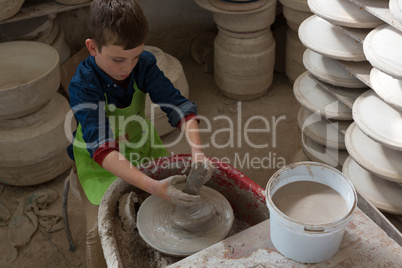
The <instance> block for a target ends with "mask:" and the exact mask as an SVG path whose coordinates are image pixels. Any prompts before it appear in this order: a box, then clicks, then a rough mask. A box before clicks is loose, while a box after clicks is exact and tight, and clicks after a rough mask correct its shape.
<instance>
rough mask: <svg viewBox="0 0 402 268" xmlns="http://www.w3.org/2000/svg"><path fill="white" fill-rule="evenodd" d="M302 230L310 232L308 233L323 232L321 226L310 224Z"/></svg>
mask: <svg viewBox="0 0 402 268" xmlns="http://www.w3.org/2000/svg"><path fill="white" fill-rule="evenodd" d="M304 231H306V232H310V233H323V232H324V228H323V227H317V228H314V227H311V226H304Z"/></svg>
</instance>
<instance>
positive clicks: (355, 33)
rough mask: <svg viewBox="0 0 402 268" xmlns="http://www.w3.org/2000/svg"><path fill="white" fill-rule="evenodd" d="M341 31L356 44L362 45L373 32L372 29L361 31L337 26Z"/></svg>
mask: <svg viewBox="0 0 402 268" xmlns="http://www.w3.org/2000/svg"><path fill="white" fill-rule="evenodd" d="M337 27H339V28H341V29H342V31H343V32H344V33H345V34H347V35H348V36H350V37H352V38H353V39H354V40H356V41H357V42H359V43H361V44H363V41H364V38H366V36H367V35H368V34H369V33H370V32H371V31H372V30H373V29H362V28H350V27H345V26H339V25H338V26H337Z"/></svg>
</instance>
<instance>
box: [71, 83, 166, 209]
mask: <svg viewBox="0 0 402 268" xmlns="http://www.w3.org/2000/svg"><path fill="white" fill-rule="evenodd" d="M134 90H135V91H134V94H133V99H132V101H131V105H130V106H128V107H126V108H123V109H118V108H116V106H114V105H113V104H110V105H109V104H107V98H106V106H105V110H106V116H107V117H108V119H109V123H110V127H111V129H112V131H113V137H114V139H115V140H116V141H118V142H119V149H120V152H121V153H122V154H123V155H124V156H125V157H126V158H127V159H128V160H129V161H130V162H131V163H132V164H133V165H134V166H137V165H139V164H142V163H143V162H147V161H149V160H152V159H156V158H159V157H163V156H168V155H169V153H168V151H167V150H166V149H165V147H164V146H163V144H162V141H161V139H160V137H159V135H158V133H157V132H156V130H155V128H154V126H153V125H152V123H151V122H150V121H149V120H148V119H146V118H145V97H146V93H144V92H142V91H141V90H139V89H138V87H137V84H136V83H135V82H134ZM105 96H106V95H105ZM152 139H153V141H152ZM83 144H85V141H84V140H83V138H82V129H81V124H79V125H78V128H77V132H76V135H75V140H74V147H73V148H74V149H73V150H74V158H75V164H76V166H77V173H78V178H79V180H80V182H81V185H82V188H83V189H84V192H85V194H86V196H87V197H88V200H89V201H90V202H91V203H92V204H94V205H99V203H100V200H101V199H102V196H103V195H104V194H105V192H106V190H107V188H108V187H109V186H110V185H111V184H112V182H114V181H115V180H116V178H117V177H116V176H115V175H113V174H112V173H110V172H109V171H107V170H106V169H104V168H102V167H101V166H100V165H99V164H98V163H96V162H95V161H94V160H93V159H92V158H91V156H90V154H89V152H88V150H87V149H86V146H82V145H83ZM85 145H86V144H85Z"/></svg>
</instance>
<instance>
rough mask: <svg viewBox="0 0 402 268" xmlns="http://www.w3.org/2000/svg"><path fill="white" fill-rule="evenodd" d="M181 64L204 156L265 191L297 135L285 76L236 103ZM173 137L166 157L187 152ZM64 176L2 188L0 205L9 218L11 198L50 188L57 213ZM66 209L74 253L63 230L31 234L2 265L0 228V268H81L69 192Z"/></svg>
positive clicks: (79, 215) (198, 70)
mask: <svg viewBox="0 0 402 268" xmlns="http://www.w3.org/2000/svg"><path fill="white" fill-rule="evenodd" d="M182 64H183V68H184V71H185V74H186V77H187V81H188V83H189V86H190V99H191V100H192V101H194V102H196V103H197V104H198V108H199V115H200V117H201V118H203V120H202V123H201V128H202V129H207V126H208V124H207V122H210V124H211V129H210V130H208V131H205V132H203V133H202V134H201V136H202V140H203V144H205V145H208V147H206V148H205V153H206V154H207V155H208V156H211V157H216V158H218V159H220V160H222V161H225V162H227V163H229V164H231V165H232V166H234V167H235V168H236V169H238V170H239V171H241V172H243V173H244V174H245V175H246V176H248V177H249V178H251V179H252V180H254V181H255V182H257V183H258V184H259V185H260V186H262V187H263V188H265V185H266V183H267V181H268V179H269V178H270V176H271V175H272V174H273V173H274V172H275V171H276V170H278V169H279V168H280V167H282V166H284V165H286V164H289V163H291V161H292V158H293V156H294V155H295V153H296V151H297V150H298V148H299V147H300V131H299V130H298V128H297V123H296V114H297V111H298V109H299V107H300V106H299V104H298V103H297V101H296V99H295V98H294V95H293V90H292V85H291V84H290V82H289V81H288V79H287V77H286V76H285V75H284V74H280V73H275V76H274V81H273V84H272V86H271V87H270V88H269V90H268V92H267V94H266V95H264V96H263V97H261V98H259V99H257V100H254V101H249V102H237V101H234V100H231V99H228V98H226V97H225V96H223V95H222V94H220V93H219V90H218V88H217V86H216V85H215V83H214V80H213V76H212V75H211V74H208V73H205V72H204V71H203V68H202V67H201V66H199V65H198V64H196V63H195V62H194V61H193V59H191V58H188V59H185V60H182ZM218 116H220V117H218ZM248 120H250V121H249V126H248V128H247V129H248V130H251V129H258V130H259V131H260V132H258V133H253V132H251V131H249V132H246V135H245V134H244V133H245V132H244V130H245V125H246V123H247V121H248ZM229 121H232V122H233V125H230V123H229ZM218 130H221V131H218ZM232 134H233V136H232ZM178 137H180V133H179V131H177V130H175V131H173V132H171V133H169V134H168V135H166V136H164V137H163V138H162V139H163V141H164V143H165V144H168V143H175V145H173V146H168V150H169V151H170V152H171V153H173V154H181V153H185V154H187V153H190V151H189V147H188V146H187V144H186V142H185V140H184V138H181V139H180V138H178ZM255 145H259V147H261V148H256V146H255ZM67 174H68V173H66V174H63V175H62V176H60V177H58V178H56V179H54V180H52V181H50V182H48V183H44V184H42V185H38V186H34V187H13V186H6V185H3V186H4V188H3V190H0V201H1V202H2V203H3V204H4V206H5V207H7V208H8V209H9V210H10V212H11V213H13V212H14V211H15V210H16V208H17V203H16V202H14V201H13V198H18V197H21V196H23V195H25V194H27V193H30V192H32V191H34V190H37V189H53V190H55V191H57V192H58V194H59V198H58V199H57V200H56V201H55V202H54V203H53V204H52V205H51V207H57V208H60V213H61V204H62V192H63V183H64V179H65V178H66V176H67ZM0 189H1V188H0ZM68 205H69V219H70V228H71V232H72V237H73V239H74V242H75V244H76V247H77V249H76V251H75V252H70V251H69V244H68V242H67V238H66V235H65V232H64V230H60V231H57V232H55V233H50V234H46V236H45V235H43V234H42V233H41V232H39V231H37V232H36V233H35V234H34V235H33V237H32V239H31V241H30V242H29V244H28V245H26V246H25V247H22V248H19V255H18V258H17V259H16V260H15V261H14V262H13V263H11V264H10V263H7V262H6V261H5V260H6V256H7V244H6V240H7V239H6V237H7V227H0V237H1V239H0V267H19V268H20V267H86V264H85V220H84V214H83V211H82V209H81V207H80V203H79V201H78V200H77V199H76V198H75V197H74V196H73V195H72V194H71V193H70V195H69V203H68ZM41 230H42V229H41ZM44 233H46V232H45V231H44Z"/></svg>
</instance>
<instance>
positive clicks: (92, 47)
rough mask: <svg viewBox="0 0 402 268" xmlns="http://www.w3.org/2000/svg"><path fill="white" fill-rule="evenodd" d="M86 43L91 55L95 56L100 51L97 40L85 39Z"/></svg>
mask: <svg viewBox="0 0 402 268" xmlns="http://www.w3.org/2000/svg"><path fill="white" fill-rule="evenodd" d="M85 45H86V46H87V49H88V51H89V53H90V54H91V56H93V57H95V56H96V54H97V52H98V47H97V46H96V43H95V41H94V40H93V39H87V40H85Z"/></svg>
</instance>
